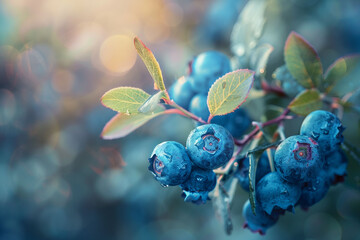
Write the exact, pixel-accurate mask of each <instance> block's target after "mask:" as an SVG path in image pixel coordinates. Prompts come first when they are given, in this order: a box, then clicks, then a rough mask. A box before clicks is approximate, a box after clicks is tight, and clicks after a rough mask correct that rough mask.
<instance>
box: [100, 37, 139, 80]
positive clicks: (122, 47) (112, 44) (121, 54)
mask: <svg viewBox="0 0 360 240" xmlns="http://www.w3.org/2000/svg"><path fill="white" fill-rule="evenodd" d="M136 56H137V54H136V51H135V49H134V48H133V41H132V39H131V38H130V37H129V36H126V35H114V36H111V37H109V38H107V39H106V40H105V41H104V42H103V43H102V44H101V48H100V60H101V63H102V64H103V65H104V66H105V68H106V69H107V70H109V71H111V72H113V73H122V72H126V71H128V70H130V69H131V68H132V67H133V66H134V64H135V61H136Z"/></svg>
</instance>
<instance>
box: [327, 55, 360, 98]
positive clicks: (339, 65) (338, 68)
mask: <svg viewBox="0 0 360 240" xmlns="http://www.w3.org/2000/svg"><path fill="white" fill-rule="evenodd" d="M359 62H360V55H353V56H346V57H341V58H339V59H337V60H336V61H335V62H334V63H333V64H332V65H330V67H329V68H328V69H327V70H326V73H325V81H324V88H325V92H326V93H329V92H330V91H331V90H332V89H333V87H334V86H335V85H336V83H337V82H338V81H340V80H341V79H343V78H344V77H345V76H346V75H348V74H349V73H350V72H352V70H354V69H355V67H356V66H357V65H358V64H359Z"/></svg>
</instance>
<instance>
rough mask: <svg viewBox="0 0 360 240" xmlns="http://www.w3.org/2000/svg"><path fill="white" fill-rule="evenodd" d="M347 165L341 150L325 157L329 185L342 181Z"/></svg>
mask: <svg viewBox="0 0 360 240" xmlns="http://www.w3.org/2000/svg"><path fill="white" fill-rule="evenodd" d="M347 165H348V160H347V157H346V155H345V153H344V152H343V151H342V150H341V149H340V150H338V151H334V152H332V153H331V154H329V155H327V156H325V170H326V172H327V176H328V178H329V181H330V183H331V184H334V185H335V184H337V183H339V182H343V181H344V178H345V176H346V175H347V171H346V168H347Z"/></svg>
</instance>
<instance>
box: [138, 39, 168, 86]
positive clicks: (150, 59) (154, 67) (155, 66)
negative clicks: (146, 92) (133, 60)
mask: <svg viewBox="0 0 360 240" xmlns="http://www.w3.org/2000/svg"><path fill="white" fill-rule="evenodd" d="M134 46H135V48H136V51H137V52H138V54H139V56H140V57H141V59H142V60H143V62H144V64H145V66H146V68H147V69H148V71H149V73H150V75H151V77H152V78H153V79H154V88H155V89H156V90H162V91H163V90H165V84H164V79H163V76H162V72H161V68H160V65H159V63H158V61H157V60H156V58H155V56H154V54H153V53H152V52H151V50H150V49H149V48H147V47H146V46H145V44H144V43H143V42H142V41H141V40H140V39H139V38H138V37H135V38H134Z"/></svg>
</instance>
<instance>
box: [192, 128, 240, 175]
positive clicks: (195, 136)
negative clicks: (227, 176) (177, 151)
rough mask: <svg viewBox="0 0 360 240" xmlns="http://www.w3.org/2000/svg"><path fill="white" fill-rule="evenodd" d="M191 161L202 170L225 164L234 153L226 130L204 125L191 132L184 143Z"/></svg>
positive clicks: (231, 140) (232, 143) (232, 144)
mask: <svg viewBox="0 0 360 240" xmlns="http://www.w3.org/2000/svg"><path fill="white" fill-rule="evenodd" d="M186 151H187V153H188V155H189V157H190V159H191V161H192V162H193V163H194V164H195V165H197V166H198V167H201V168H204V169H215V168H218V167H221V166H223V165H224V164H226V163H227V162H228V161H229V160H230V158H231V157H232V154H233V152H234V140H233V137H232V136H231V134H230V133H229V131H228V130H226V129H225V128H224V127H222V126H220V125H217V124H206V125H202V126H199V127H196V128H195V129H194V130H192V131H191V132H190V134H189V136H188V138H187V141H186Z"/></svg>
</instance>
